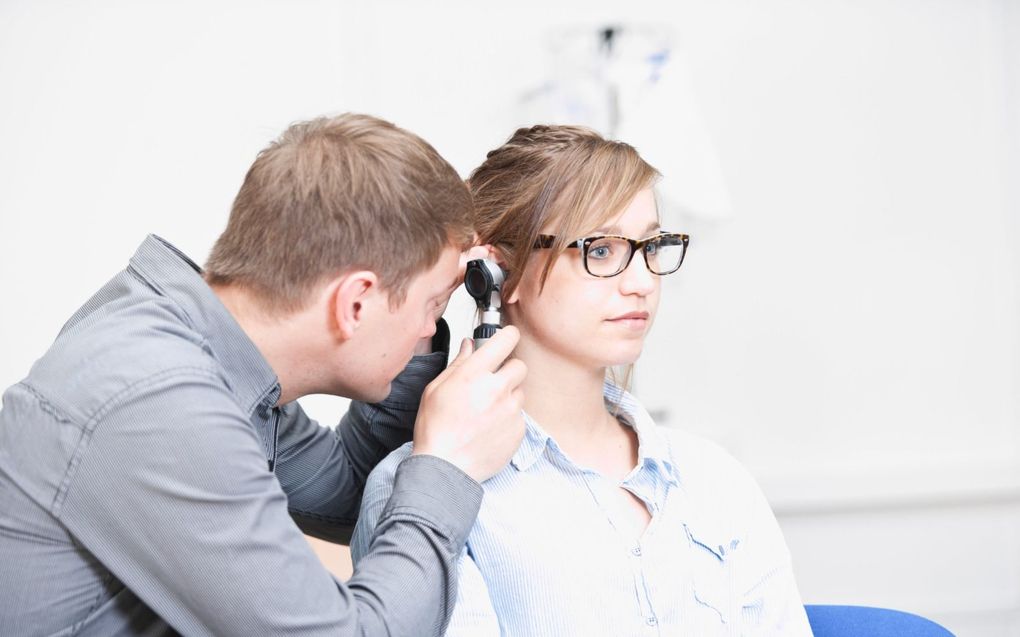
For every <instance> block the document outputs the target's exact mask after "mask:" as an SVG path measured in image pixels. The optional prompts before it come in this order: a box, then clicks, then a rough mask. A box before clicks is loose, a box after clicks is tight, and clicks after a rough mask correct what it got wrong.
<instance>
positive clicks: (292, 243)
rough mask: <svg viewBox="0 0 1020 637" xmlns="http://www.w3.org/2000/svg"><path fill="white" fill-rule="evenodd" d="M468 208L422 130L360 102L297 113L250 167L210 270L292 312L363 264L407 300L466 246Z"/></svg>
mask: <svg viewBox="0 0 1020 637" xmlns="http://www.w3.org/2000/svg"><path fill="white" fill-rule="evenodd" d="M472 214H473V212H472V204H471V195H470V193H469V192H468V189H467V187H466V186H465V185H464V182H463V181H462V180H461V179H460V177H459V176H458V175H457V172H456V171H455V170H454V169H453V167H452V166H450V164H449V163H447V161H446V160H444V159H443V158H442V157H440V155H439V153H437V152H436V150H435V149H434V148H432V146H430V145H429V144H428V143H427V142H425V141H424V140H423V139H421V138H420V137H418V136H417V135H414V134H413V133H410V132H408V131H406V130H403V129H401V128H399V127H397V126H395V125H393V124H391V123H390V122H386V121H384V120H381V119H378V118H376V117H371V116H369V115H359V114H352V113H347V114H344V115H340V116H337V117H321V118H318V119H313V120H310V121H307V122H299V123H296V124H293V125H292V126H290V128H288V129H287V130H286V131H284V132H283V134H282V135H280V137H279V138H278V139H277V140H276V141H274V142H273V143H271V144H270V145H269V146H268V147H266V148H265V149H263V150H262V151H261V152H260V153H259V155H258V157H257V158H256V159H255V163H253V164H252V166H251V168H250V169H249V170H248V174H247V175H246V176H245V178H244V183H243V184H242V185H241V190H240V191H239V192H238V194H237V198H236V199H235V200H234V205H233V207H232V209H231V211H230V219H229V221H228V222H227V228H226V230H224V232H223V234H221V235H220V237H219V239H217V240H216V244H215V245H214V246H213V249H212V253H211V254H210V255H209V260H208V262H207V263H206V267H205V269H206V273H205V276H206V280H207V281H208V282H209V283H210V284H214V285H226V284H237V285H241V286H244V287H245V288H247V289H248V290H250V291H251V292H252V293H253V294H254V295H255V296H256V298H257V299H258V300H259V301H260V302H261V303H262V305H263V306H264V307H265V309H267V310H269V311H273V312H288V311H295V310H298V309H301V308H302V307H304V306H305V305H306V303H307V301H308V295H309V293H310V292H312V291H313V289H314V288H315V286H317V285H318V284H320V283H321V282H323V281H324V280H325V279H327V278H328V277H331V276H335V275H337V274H340V273H342V272H345V271H351V270H360V269H364V270H370V271H372V272H375V273H376V274H377V275H378V276H379V279H380V284H381V285H382V287H383V289H386V290H387V291H388V292H389V295H390V302H391V303H392V304H399V303H401V302H403V299H404V298H405V295H406V293H407V285H408V283H409V282H410V281H411V280H412V279H413V278H414V277H415V276H416V275H417V274H419V273H420V272H422V271H424V270H426V269H428V268H430V267H432V266H433V265H434V264H435V263H436V262H437V261H438V260H439V255H440V253H441V252H442V251H443V249H444V248H445V247H446V246H447V245H450V244H451V243H452V244H453V245H455V246H457V247H460V248H462V249H463V248H466V247H467V246H468V245H470V243H471V239H472V236H473V229H472Z"/></svg>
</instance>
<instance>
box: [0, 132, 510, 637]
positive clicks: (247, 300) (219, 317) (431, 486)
mask: <svg viewBox="0 0 1020 637" xmlns="http://www.w3.org/2000/svg"><path fill="white" fill-rule="evenodd" d="M471 214H472V210H471V200H470V196H469V194H468V192H467V190H466V188H465V186H464V185H463V183H462V182H461V180H460V179H459V177H458V176H457V174H456V172H455V171H454V170H453V168H452V167H451V166H450V165H449V164H448V163H446V162H445V161H444V160H443V159H442V158H441V157H440V156H439V155H438V154H437V153H436V151H435V150H434V149H433V148H432V147H431V146H429V145H428V144H426V143H425V142H424V141H423V140H421V139H420V138H418V137H416V136H414V135H412V134H410V133H408V132H406V131H403V130H401V129H399V128H397V127H395V126H393V125H392V124H389V123H387V122H383V121H381V120H378V119H375V118H372V117H368V116H363V115H344V116H340V117H337V118H332V119H319V120H314V121H311V122H305V123H301V124H296V125H294V126H292V127H291V128H290V129H288V130H287V131H286V132H285V133H284V134H283V135H282V136H281V137H280V139H279V140H277V141H276V142H274V143H273V144H271V145H270V146H269V147H268V148H266V149H265V150H263V151H262V152H261V153H260V154H259V156H258V158H257V159H256V161H255V163H254V164H253V165H252V167H251V169H250V170H249V172H248V174H247V176H246V177H245V180H244V183H243V185H242V187H241V190H240V192H239V194H238V196H237V198H236V200H235V202H234V206H233V209H232V210H231V214H230V220H229V222H228V225H227V229H226V230H225V231H224V233H223V234H222V235H221V236H220V238H219V239H218V240H217V242H216V245H215V247H214V248H213V250H212V254H211V256H210V258H209V260H208V263H207V266H206V270H205V271H204V272H202V271H201V270H200V269H199V268H198V266H196V265H195V264H194V263H192V262H191V261H190V260H189V259H188V258H187V257H185V256H184V255H183V254H181V253H180V252H178V251H177V250H176V249H175V248H174V247H173V246H171V245H170V244H168V243H166V242H164V241H163V240H161V239H159V238H158V237H154V236H150V237H149V238H148V239H147V240H146V241H145V242H144V243H142V245H141V247H139V248H138V251H137V252H136V253H135V255H134V257H133V258H132V259H131V261H130V263H129V265H128V267H127V269H126V270H124V271H123V272H121V273H120V274H118V275H117V276H115V277H114V278H113V279H112V280H111V281H110V282H109V283H107V284H106V285H105V286H104V287H103V288H102V289H100V290H99V291H98V292H97V293H96V294H95V295H94V296H93V297H92V298H91V299H90V300H89V301H88V302H87V303H86V304H85V305H84V306H82V307H81V308H80V309H79V310H78V312H77V313H76V314H75V315H74V316H72V317H71V319H70V320H69V321H68V322H67V324H66V325H65V326H64V328H63V330H62V331H61V333H60V335H59V336H58V337H57V339H56V341H55V342H54V344H53V345H52V347H51V348H50V349H49V351H47V352H46V353H45V354H44V355H43V357H42V358H41V359H40V360H39V361H37V362H36V364H35V365H34V366H33V367H32V370H31V371H30V372H29V374H28V376H27V377H26V378H25V379H24V380H23V381H22V382H20V383H18V384H16V385H14V386H12V387H11V388H9V389H8V390H7V392H6V393H5V394H4V398H3V407H2V409H0V564H3V577H0V634H4V635H33V634H39V635H56V634H59V635H71V634H74V635H119V634H122V635H142V634H144V635H155V634H173V633H183V634H186V635H230V634H238V635H283V634H286V635H319V634H323V635H325V634H331V635H337V634H369V635H376V634H387V635H389V634H414V635H424V634H435V633H438V632H441V630H442V627H443V625H444V624H445V622H446V620H447V618H448V615H449V611H450V608H451V605H452V603H453V599H454V598H455V581H454V577H455V570H456V569H455V559H456V556H457V554H458V553H459V551H460V549H461V547H462V546H463V543H464V539H465V537H466V535H467V532H468V530H469V529H470V527H471V525H472V524H473V522H474V518H475V515H476V513H477V511H478V507H479V505H480V500H481V489H480V486H479V485H478V481H480V480H483V479H485V478H487V477H489V476H491V475H492V474H494V473H495V472H496V471H498V470H499V469H500V468H502V466H504V464H505V463H506V462H507V460H508V459H509V457H510V455H511V454H512V453H513V451H514V449H516V447H517V445H518V444H519V442H520V439H521V436H522V435H523V426H524V425H523V420H522V417H521V414H520V408H521V395H520V389H519V388H518V386H519V385H520V382H521V380H522V379H523V377H524V373H525V370H524V368H523V364H521V363H520V362H519V361H513V360H510V361H507V362H506V363H505V364H503V363H504V359H506V358H507V356H508V355H509V354H510V352H511V350H512V349H513V347H514V345H515V344H516V339H517V334H516V332H515V331H514V330H512V329H506V330H503V331H502V332H501V333H500V334H499V335H497V336H496V337H494V338H493V339H491V341H490V342H489V343H487V344H486V345H485V347H484V348H482V349H480V350H479V351H478V352H472V351H471V348H470V346H469V345H468V344H467V342H466V343H465V344H464V345H462V347H461V352H460V354H459V355H458V357H457V358H456V359H455V360H454V361H453V362H452V363H451V365H450V367H449V368H447V369H446V370H445V371H444V370H443V367H444V365H445V362H446V349H447V348H448V340H449V332H448V329H447V328H446V326H445V323H443V322H442V321H440V322H439V327H438V331H437V320H438V319H439V315H440V314H441V313H442V311H443V309H444V308H445V305H446V302H447V300H448V299H449V296H450V294H451V292H452V291H453V290H454V289H455V288H456V286H457V285H458V283H459V281H460V278H461V277H462V276H463V251H464V250H465V249H466V248H467V247H468V246H469V245H470V243H471V241H472V237H473V233H472V228H471ZM430 346H431V348H430ZM433 349H435V350H437V351H434V352H433ZM429 352H433V353H429ZM414 353H418V354H422V355H421V356H415V357H414V358H413V359H412V354H414ZM501 365H502V367H501ZM405 367H406V370H405ZM430 381H431V384H429V383H430ZM426 384H429V386H428V389H427V391H425V392H424V395H423V394H422V391H423V388H424V387H425V385H426ZM312 393H330V394H337V395H342V396H349V397H352V398H354V399H356V400H363V401H369V402H371V401H378V402H377V404H365V403H353V404H352V407H351V410H350V411H349V413H348V414H347V415H346V416H345V417H344V420H343V421H342V422H341V423H340V424H339V425H338V427H337V428H336V431H335V433H334V432H333V431H330V430H328V429H326V428H323V427H320V426H318V425H317V424H316V423H314V422H312V421H310V420H309V419H308V417H307V416H306V415H305V414H304V413H303V412H302V410H301V408H300V407H299V406H298V405H297V403H296V402H294V400H295V399H296V398H298V397H300V396H303V395H306V394H312ZM419 400H420V405H419ZM416 414H417V417H416ZM412 428H413V433H414V439H415V455H414V456H412V457H410V458H408V460H407V461H406V462H405V463H403V464H402V465H401V467H400V469H399V471H398V477H397V485H396V488H395V489H394V494H393V498H392V499H391V500H390V501H389V505H388V506H387V509H386V513H384V516H383V517H384V519H385V520H384V522H383V524H381V525H380V531H379V533H378V534H377V535H376V536H375V538H374V540H373V543H372V551H371V555H370V556H369V557H368V558H367V559H366V560H365V562H364V564H363V565H362V566H361V567H359V569H358V571H357V572H355V574H354V576H353V577H352V579H351V580H350V581H349V582H347V583H346V584H344V583H340V582H337V581H335V580H334V579H332V577H331V576H330V575H329V574H328V573H327V571H326V570H325V569H324V568H323V566H322V565H321V564H320V562H319V561H318V560H317V558H316V557H315V555H314V553H313V552H312V550H311V548H310V547H309V545H308V543H307V542H306V541H305V539H304V537H303V535H302V533H301V530H304V531H305V532H307V533H311V534H313V535H317V536H319V537H324V538H327V539H332V540H334V541H336V540H342V539H344V538H345V537H347V536H348V535H349V532H350V529H351V526H352V524H353V523H354V521H355V517H356V515H357V513H356V512H357V510H358V505H359V502H360V498H361V491H362V487H363V485H364V481H365V478H366V476H367V474H368V473H369V471H371V469H372V467H373V466H374V465H375V464H376V463H377V462H378V461H379V460H380V459H381V458H382V457H383V456H385V455H386V454H387V453H388V452H389V451H390V450H391V449H393V448H394V447H396V446H398V445H400V444H402V443H404V442H406V441H407V440H409V439H410V438H411V433H412ZM295 522H296V523H297V524H295ZM299 526H300V529H301V530H299Z"/></svg>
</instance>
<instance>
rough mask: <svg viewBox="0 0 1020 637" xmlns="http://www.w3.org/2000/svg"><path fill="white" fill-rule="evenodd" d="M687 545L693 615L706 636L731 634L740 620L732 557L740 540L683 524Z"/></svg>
mask: <svg viewBox="0 0 1020 637" xmlns="http://www.w3.org/2000/svg"><path fill="white" fill-rule="evenodd" d="M684 529H685V531H686V532H687V541H688V543H689V561H688V564H689V567H690V569H691V571H690V572H691V588H692V593H693V597H694V606H693V608H692V609H691V610H692V612H693V614H694V615H695V616H697V617H698V618H699V622H698V623H699V624H700V625H701V627H702V629H703V630H704V631H705V632H706V634H720V635H722V634H730V633H731V632H732V631H733V630H735V629H736V624H738V623H739V622H738V620H739V618H740V615H739V613H740V595H739V593H738V592H737V591H736V590H735V586H734V583H735V582H734V573H733V557H734V555H735V554H736V553H737V551H738V550H739V548H740V540H739V539H736V538H731V537H727V536H725V535H722V534H719V533H712V532H709V531H707V530H705V529H702V530H699V529H695V528H691V527H690V526H688V525H686V524H685V525H684Z"/></svg>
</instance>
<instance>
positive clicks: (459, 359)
mask: <svg viewBox="0 0 1020 637" xmlns="http://www.w3.org/2000/svg"><path fill="white" fill-rule="evenodd" d="M474 348H475V347H474V343H473V342H472V341H471V339H470V338H465V339H464V340H462V341H461V342H460V350H459V351H458V352H457V356H456V357H455V358H454V359H453V360H452V361H450V364H449V365H447V366H446V370H447V371H449V370H451V369H454V368H456V367H460V366H461V365H463V364H464V361H466V360H467V359H468V358H469V357H470V356H471V352H472V350H474Z"/></svg>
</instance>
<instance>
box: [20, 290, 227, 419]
mask: <svg viewBox="0 0 1020 637" xmlns="http://www.w3.org/2000/svg"><path fill="white" fill-rule="evenodd" d="M171 374H173V375H177V376H180V377H186V376H188V375H189V374H194V375H201V376H204V377H208V376H210V375H218V374H219V365H218V363H217V361H216V359H215V358H214V357H213V356H212V354H211V351H210V349H209V347H208V345H207V344H206V337H205V336H204V335H202V334H200V333H199V332H198V331H196V330H195V329H194V328H193V327H192V326H191V325H190V323H189V322H188V320H187V318H186V316H183V315H182V313H180V312H179V310H178V308H176V307H175V306H174V304H173V302H172V301H170V300H169V299H166V298H165V297H161V296H159V295H138V294H136V295H131V296H123V297H120V298H114V299H110V300H108V301H107V302H105V303H103V304H101V305H98V306H97V307H94V308H92V310H91V311H90V312H88V313H87V314H85V313H83V312H82V311H81V310H79V312H78V313H77V314H76V315H75V318H74V319H72V321H71V322H69V323H68V325H67V326H65V328H64V330H63V331H62V332H61V334H60V336H59V337H58V338H57V340H56V341H55V342H54V343H53V345H52V346H51V347H50V349H49V350H48V351H47V352H46V353H45V354H44V355H43V356H42V358H40V359H39V360H38V361H37V362H36V364H35V365H33V367H32V369H31V371H30V372H29V374H28V377H27V378H26V379H25V380H24V382H23V384H24V385H26V386H28V387H29V388H31V390H32V392H33V393H35V394H36V395H37V396H39V397H40V398H42V399H45V400H46V401H48V402H49V403H50V404H52V405H53V406H54V408H56V409H57V410H58V411H60V412H62V413H64V414H66V416H67V417H69V418H70V419H72V420H76V421H80V422H85V421H88V420H90V419H91V418H92V417H93V416H94V415H95V414H96V413H97V412H98V411H99V410H101V409H103V408H104V407H105V406H106V405H108V404H109V403H110V402H111V401H115V400H116V399H117V397H118V396H123V395H126V394H129V393H130V392H131V390H132V388H135V387H138V386H139V385H140V384H144V383H146V382H151V381H152V380H153V379H158V378H160V377H165V376H167V375H171Z"/></svg>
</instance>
